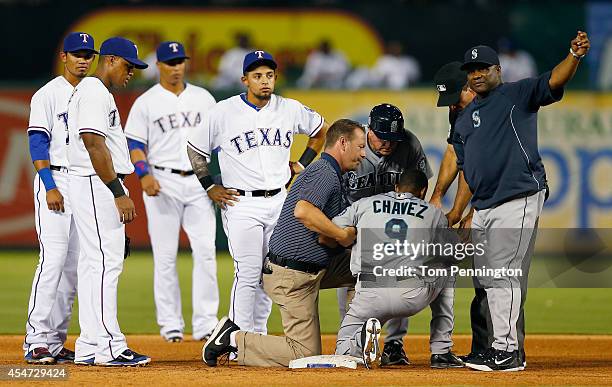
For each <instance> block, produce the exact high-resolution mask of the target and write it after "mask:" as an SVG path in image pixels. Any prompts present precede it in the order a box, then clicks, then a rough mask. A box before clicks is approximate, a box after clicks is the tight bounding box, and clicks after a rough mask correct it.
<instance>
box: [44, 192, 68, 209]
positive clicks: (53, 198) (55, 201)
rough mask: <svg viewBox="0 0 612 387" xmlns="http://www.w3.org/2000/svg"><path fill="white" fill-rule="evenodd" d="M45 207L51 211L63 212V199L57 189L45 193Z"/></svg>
mask: <svg viewBox="0 0 612 387" xmlns="http://www.w3.org/2000/svg"><path fill="white" fill-rule="evenodd" d="M47 207H48V208H49V210H51V211H60V212H64V197H63V196H62V194H61V192H60V191H59V190H58V189H57V188H54V189H51V190H49V191H47Z"/></svg>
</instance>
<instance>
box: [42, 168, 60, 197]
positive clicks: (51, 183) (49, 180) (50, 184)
mask: <svg viewBox="0 0 612 387" xmlns="http://www.w3.org/2000/svg"><path fill="white" fill-rule="evenodd" d="M38 177H40V180H42V182H43V184H44V185H45V189H46V190H47V191H51V190H52V189H56V188H57V186H56V185H55V180H53V175H52V174H51V170H50V169H49V168H42V169H39V170H38Z"/></svg>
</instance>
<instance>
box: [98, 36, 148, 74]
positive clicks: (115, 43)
mask: <svg viewBox="0 0 612 387" xmlns="http://www.w3.org/2000/svg"><path fill="white" fill-rule="evenodd" d="M100 55H115V56H120V57H122V58H123V59H125V60H126V61H128V62H129V63H131V64H133V65H134V66H135V67H136V68H137V69H140V70H142V69H146V68H147V67H149V65H148V64H146V63H145V62H143V61H141V60H140V59H138V48H137V47H136V45H135V44H134V42H132V41H131V40H128V39H126V38H122V37H119V36H115V37H114V38H108V39H106V40H105V41H104V42H102V45H101V46H100Z"/></svg>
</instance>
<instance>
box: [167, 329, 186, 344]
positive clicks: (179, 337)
mask: <svg viewBox="0 0 612 387" xmlns="http://www.w3.org/2000/svg"><path fill="white" fill-rule="evenodd" d="M164 339H166V341H167V342H169V343H180V342H182V341H183V332H181V331H170V332H168V333H166V335H165V336H164Z"/></svg>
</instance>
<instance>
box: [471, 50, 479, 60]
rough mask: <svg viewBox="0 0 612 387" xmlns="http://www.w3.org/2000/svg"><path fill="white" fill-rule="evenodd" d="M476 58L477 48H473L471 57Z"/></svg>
mask: <svg viewBox="0 0 612 387" xmlns="http://www.w3.org/2000/svg"><path fill="white" fill-rule="evenodd" d="M476 58H478V50H477V49H473V50H472V59H476Z"/></svg>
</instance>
